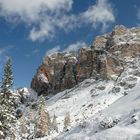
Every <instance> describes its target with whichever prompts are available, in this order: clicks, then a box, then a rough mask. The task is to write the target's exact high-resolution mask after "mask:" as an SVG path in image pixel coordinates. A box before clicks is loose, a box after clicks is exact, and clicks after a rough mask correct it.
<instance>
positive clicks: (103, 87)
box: [96, 86, 105, 90]
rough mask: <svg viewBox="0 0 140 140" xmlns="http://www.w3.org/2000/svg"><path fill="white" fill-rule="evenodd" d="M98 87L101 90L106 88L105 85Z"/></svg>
mask: <svg viewBox="0 0 140 140" xmlns="http://www.w3.org/2000/svg"><path fill="white" fill-rule="evenodd" d="M96 88H97V89H99V90H105V86H98V87H96Z"/></svg>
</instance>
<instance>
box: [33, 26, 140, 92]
mask: <svg viewBox="0 0 140 140" xmlns="http://www.w3.org/2000/svg"><path fill="white" fill-rule="evenodd" d="M139 54H140V29H139V28H131V29H128V28H126V27H124V26H116V27H115V28H114V29H113V31H112V32H111V33H108V34H105V35H103V36H98V37H96V39H95V41H94V42H93V44H92V45H91V47H87V48H81V49H80V51H79V53H78V54H72V53H55V54H53V55H51V56H46V57H45V59H44V62H43V64H42V65H41V66H40V67H39V68H38V70H37V74H36V75H35V76H34V78H33V79H32V83H31V87H32V88H33V89H34V90H35V91H37V92H38V93H39V94H49V93H57V92H60V91H63V90H65V89H68V88H72V87H73V86H75V85H76V84H78V83H79V82H81V81H83V80H85V79H87V78H95V79H99V78H101V79H106V80H107V79H112V80H116V79H117V78H118V76H120V75H121V73H122V72H123V71H124V70H125V58H127V57H129V58H130V57H136V56H137V55H139Z"/></svg>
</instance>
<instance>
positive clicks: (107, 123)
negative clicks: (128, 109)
mask: <svg viewBox="0 0 140 140" xmlns="http://www.w3.org/2000/svg"><path fill="white" fill-rule="evenodd" d="M119 121H120V118H119V117H115V118H112V117H109V118H105V119H104V120H102V121H101V122H100V125H99V126H100V127H101V128H106V129H107V128H111V127H113V126H115V125H116V124H118V122H119Z"/></svg>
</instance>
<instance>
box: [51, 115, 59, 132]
mask: <svg viewBox="0 0 140 140" xmlns="http://www.w3.org/2000/svg"><path fill="white" fill-rule="evenodd" d="M52 128H53V130H55V131H56V132H57V133H58V127H57V121H56V116H55V115H54V116H53V121H52Z"/></svg>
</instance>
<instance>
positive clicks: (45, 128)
mask: <svg viewBox="0 0 140 140" xmlns="http://www.w3.org/2000/svg"><path fill="white" fill-rule="evenodd" d="M45 108H46V102H45V98H44V97H43V96H40V98H39V104H38V115H39V116H38V119H37V125H36V132H35V133H36V134H35V135H36V137H43V136H45V135H47V134H49V133H50V130H51V120H50V115H49V113H48V112H47V111H46V110H45Z"/></svg>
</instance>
